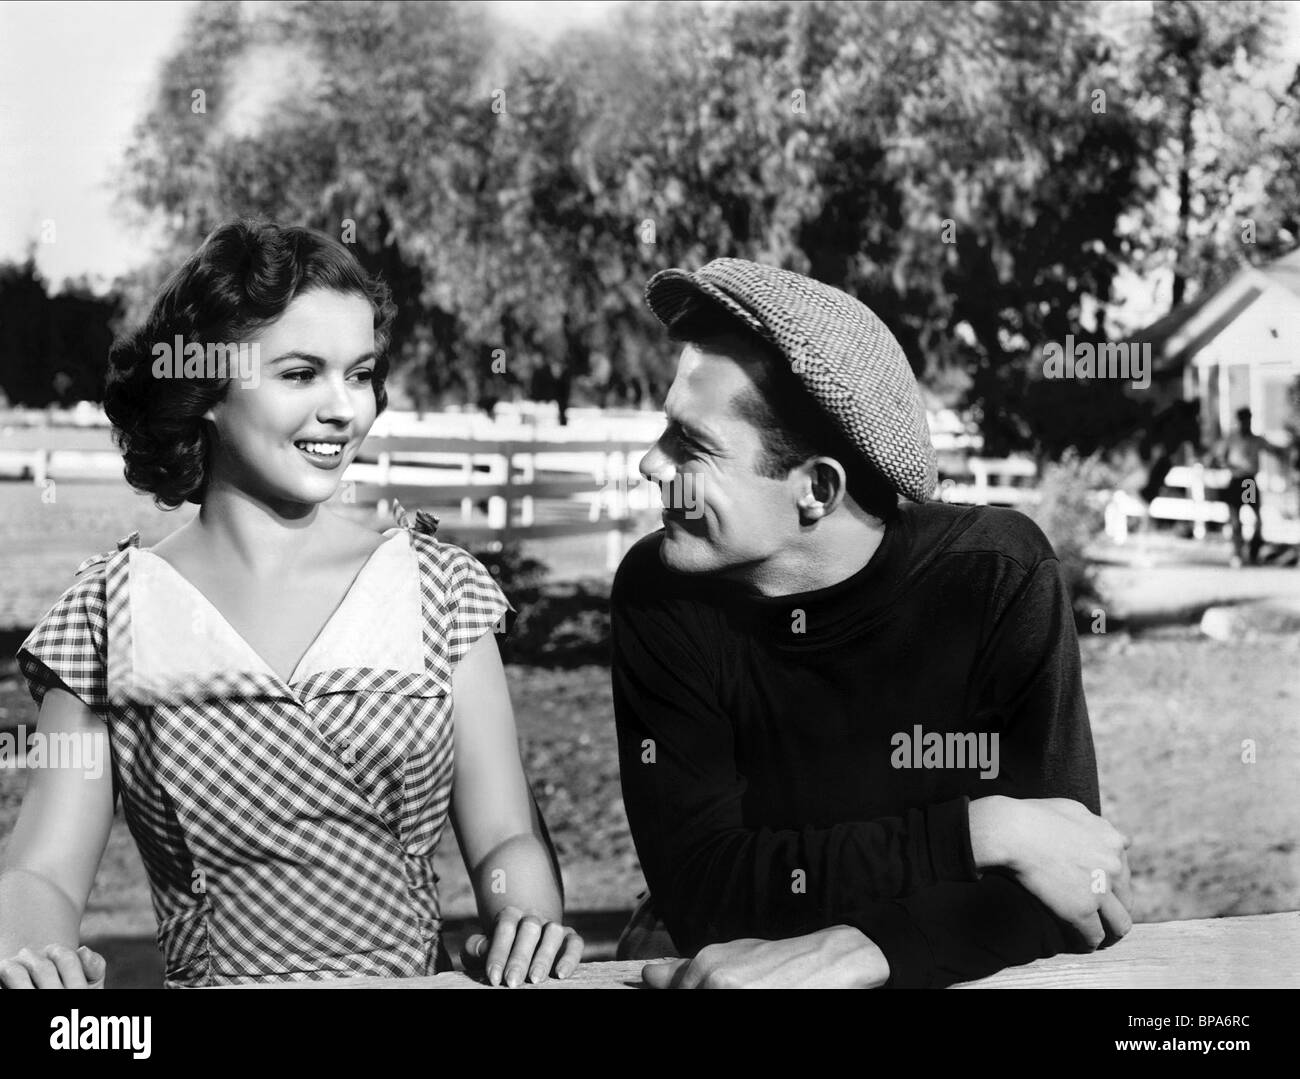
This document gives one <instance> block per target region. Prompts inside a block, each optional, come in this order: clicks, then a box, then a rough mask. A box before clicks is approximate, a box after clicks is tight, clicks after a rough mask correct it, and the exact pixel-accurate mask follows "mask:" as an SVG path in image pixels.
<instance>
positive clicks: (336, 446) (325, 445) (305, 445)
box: [294, 442, 343, 457]
mask: <svg viewBox="0 0 1300 1079" xmlns="http://www.w3.org/2000/svg"><path fill="white" fill-rule="evenodd" d="M294 445H295V446H297V447H298V448H299V449H303V450H306V451H307V452H308V453H314V454H316V455H317V456H318V457H337V456H338V455H339V454H340V453H342V452H343V446H342V445H341V444H340V443H338V442H295V443H294Z"/></svg>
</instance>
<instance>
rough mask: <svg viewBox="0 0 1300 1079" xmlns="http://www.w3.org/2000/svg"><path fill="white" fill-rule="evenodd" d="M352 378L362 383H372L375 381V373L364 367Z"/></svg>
mask: <svg viewBox="0 0 1300 1079" xmlns="http://www.w3.org/2000/svg"><path fill="white" fill-rule="evenodd" d="M352 377H353V378H356V379H360V380H361V381H362V382H373V381H374V379H375V373H374V372H373V371H372V370H370V368H368V367H364V368H362V369H361V370H360V371H358V372H356V374H354V375H353V376H352Z"/></svg>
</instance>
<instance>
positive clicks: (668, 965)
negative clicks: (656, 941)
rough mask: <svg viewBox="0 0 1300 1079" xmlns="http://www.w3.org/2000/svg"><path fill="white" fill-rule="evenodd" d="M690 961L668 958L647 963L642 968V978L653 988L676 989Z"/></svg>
mask: <svg viewBox="0 0 1300 1079" xmlns="http://www.w3.org/2000/svg"><path fill="white" fill-rule="evenodd" d="M690 962H691V961H690V960H689V959H668V960H661V961H660V962H658V963H647V964H646V965H645V966H644V967H642V968H641V980H642V981H643V982H645V983H646V985H648V986H649V987H650V988H651V989H675V988H677V982H678V981H679V980H680V977H681V975H682V974H683V973H685V971H686V968H687V967H688V966H689V965H690Z"/></svg>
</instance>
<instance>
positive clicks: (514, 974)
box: [506, 914, 542, 989]
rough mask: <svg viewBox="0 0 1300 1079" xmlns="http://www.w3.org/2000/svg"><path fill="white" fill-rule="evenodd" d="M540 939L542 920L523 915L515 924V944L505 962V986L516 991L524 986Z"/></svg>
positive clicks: (533, 915) (532, 915)
mask: <svg viewBox="0 0 1300 1079" xmlns="http://www.w3.org/2000/svg"><path fill="white" fill-rule="evenodd" d="M541 939H542V920H541V918H539V917H537V915H536V914H525V915H524V916H523V917H522V918H520V919H519V921H518V922H517V923H516V924H515V943H514V947H513V948H511V949H510V958H509V959H508V960H506V985H508V986H509V987H510V988H511V989H517V988H518V987H519V986H521V985H523V984H524V979H525V978H526V977H527V976H528V968H529V966H530V965H531V964H532V961H533V953H534V952H536V951H537V945H538V943H539V942H540V941H541Z"/></svg>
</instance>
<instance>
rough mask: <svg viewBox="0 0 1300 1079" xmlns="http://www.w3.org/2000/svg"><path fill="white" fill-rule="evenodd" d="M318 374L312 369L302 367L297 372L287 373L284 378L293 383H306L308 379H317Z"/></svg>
mask: <svg viewBox="0 0 1300 1079" xmlns="http://www.w3.org/2000/svg"><path fill="white" fill-rule="evenodd" d="M315 374H316V372H315V371H313V370H312V369H311V368H310V367H300V368H299V369H298V370H297V371H286V372H285V375H284V377H285V378H287V379H289V380H290V381H291V382H306V381H307V379H309V378H313V377H315Z"/></svg>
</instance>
